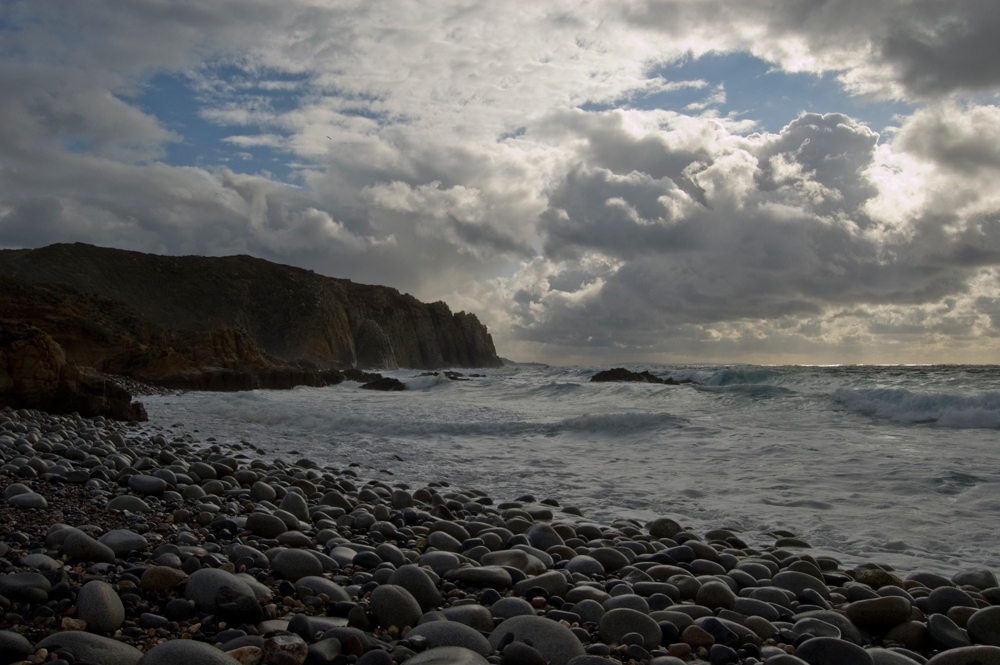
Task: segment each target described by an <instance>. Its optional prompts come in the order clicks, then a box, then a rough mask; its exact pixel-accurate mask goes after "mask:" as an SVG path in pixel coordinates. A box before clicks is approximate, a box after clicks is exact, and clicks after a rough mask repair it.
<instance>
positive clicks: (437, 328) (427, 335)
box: [0, 243, 502, 419]
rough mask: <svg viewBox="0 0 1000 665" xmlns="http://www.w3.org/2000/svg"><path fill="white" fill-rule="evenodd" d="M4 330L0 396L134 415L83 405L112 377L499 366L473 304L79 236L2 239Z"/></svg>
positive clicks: (176, 380)
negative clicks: (13, 243) (468, 307)
mask: <svg viewBox="0 0 1000 665" xmlns="http://www.w3.org/2000/svg"><path fill="white" fill-rule="evenodd" d="M25 326H28V327H27V328H26V327H25ZM0 330H2V331H3V332H2V335H0V339H3V340H7V341H6V342H5V344H7V346H5V347H4V348H5V349H8V352H6V353H5V354H4V356H3V358H4V362H5V364H6V366H5V367H0V374H3V373H4V372H5V376H6V377H7V379H6V380H5V381H4V380H0V406H2V405H4V404H5V403H6V404H7V405H10V406H14V407H34V408H41V409H45V410H48V411H60V412H70V411H79V412H80V413H89V414H92V415H94V414H98V413H100V414H103V415H108V416H110V417H114V418H126V419H134V418H133V416H136V413H131V412H129V410H128V409H127V408H124V407H122V406H121V405H120V404H119V405H112V404H110V403H109V404H107V405H106V406H105V407H104V408H103V410H102V409H101V408H96V410H95V408H88V407H87V405H91V406H93V403H94V401H95V400H94V398H93V394H94V393H95V392H96V393H98V394H103V393H104V392H105V388H104V386H105V385H108V381H107V379H106V377H107V376H111V377H113V378H114V383H115V385H117V386H118V387H119V388H121V387H122V386H124V387H126V388H127V387H128V383H127V382H126V383H123V382H122V381H121V379H127V380H134V381H138V382H142V383H145V384H151V385H155V386H161V387H165V388H171V389H187V390H247V389H253V388H290V387H293V386H296V385H313V386H322V385H328V384H331V383H338V382H339V381H341V380H343V376H342V374H341V373H340V370H345V369H350V368H354V369H375V370H379V369H398V368H413V369H424V370H432V369H439V368H449V367H500V366H501V365H502V361H501V360H500V358H499V357H498V356H497V354H496V349H495V348H494V346H493V339H492V338H491V337H490V334H489V332H488V331H487V330H486V326H484V325H483V324H481V323H480V322H479V320H478V319H477V318H476V316H475V314H471V313H466V312H458V313H453V312H452V311H451V310H450V309H449V308H448V306H447V305H446V304H445V303H443V302H435V303H429V304H428V303H422V302H420V301H418V300H417V299H416V298H414V297H412V296H410V295H407V294H402V293H400V292H399V291H397V290H396V289H392V288H388V287H384V286H372V285H365V284H357V283H354V282H351V281H349V280H346V279H335V278H332V277H325V276H322V275H318V274H316V273H314V272H311V271H308V270H303V269H300V268H294V267H291V266H285V265H280V264H276V263H271V262H269V261H264V260H262V259H256V258H253V257H249V256H228V257H201V256H159V255H155V254H143V253H139V252H129V251H124V250H118V249H108V248H103V247H95V246H93V245H86V244H81V243H76V244H60V245H50V246H48V247H43V248H40V249H30V250H0ZM11 345H14V347H16V348H19V349H21V351H19V352H16V353H15V352H13V351H11V350H10V349H12V348H14V347H11ZM102 376H103V377H105V378H101V377H102ZM8 384H9V385H8ZM107 390H112V391H114V389H113V388H108V389H107ZM5 394H6V395H7V398H6V400H5V399H4V397H3V395H5ZM18 394H19V395H21V396H22V397H21V398H17V397H16V395H18ZM116 398H117V399H119V401H120V398H121V396H120V395H117V394H116ZM126 405H127V402H126Z"/></svg>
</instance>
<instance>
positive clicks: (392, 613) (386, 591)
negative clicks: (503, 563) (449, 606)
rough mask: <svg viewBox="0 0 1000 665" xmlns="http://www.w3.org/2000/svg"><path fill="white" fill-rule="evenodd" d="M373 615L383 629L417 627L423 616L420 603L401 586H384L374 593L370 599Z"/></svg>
mask: <svg viewBox="0 0 1000 665" xmlns="http://www.w3.org/2000/svg"><path fill="white" fill-rule="evenodd" d="M369 604H370V606H371V611H372V614H374V615H375V619H376V620H377V621H378V623H379V625H380V626H382V627H383V628H388V627H389V626H396V627H397V628H400V629H402V628H404V627H406V626H411V627H412V626H416V625H417V622H418V621H420V617H421V616H422V615H423V611H422V610H421V609H420V603H418V602H417V599H416V598H414V597H413V595H412V594H410V592H409V591H407V590H406V589H404V588H403V587H401V586H396V585H394V584H383V585H382V586H380V587H377V588H376V589H375V590H374V591H372V595H371V598H370V599H369Z"/></svg>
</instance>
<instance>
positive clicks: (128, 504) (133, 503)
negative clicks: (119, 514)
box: [106, 494, 152, 513]
mask: <svg viewBox="0 0 1000 665" xmlns="http://www.w3.org/2000/svg"><path fill="white" fill-rule="evenodd" d="M106 507H107V509H108V510H127V511H129V512H130V513H146V512H149V511H150V510H152V509H151V508H150V507H149V504H148V503H146V502H145V501H143V500H142V499H140V498H139V497H137V496H132V495H131V494H123V495H121V496H116V497H115V498H113V499H111V500H110V501H108V505H107V506H106Z"/></svg>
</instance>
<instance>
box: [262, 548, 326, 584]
mask: <svg viewBox="0 0 1000 665" xmlns="http://www.w3.org/2000/svg"><path fill="white" fill-rule="evenodd" d="M271 567H272V569H273V570H274V572H276V573H278V575H280V576H281V577H283V578H284V579H286V580H289V581H291V582H295V581H296V580H298V579H299V578H302V577H320V576H321V575H322V574H323V564H321V563H320V562H319V559H317V558H316V557H315V556H313V555H312V553H310V552H308V551H306V550H282V551H281V552H279V553H278V556H276V557H274V561H272V562H271Z"/></svg>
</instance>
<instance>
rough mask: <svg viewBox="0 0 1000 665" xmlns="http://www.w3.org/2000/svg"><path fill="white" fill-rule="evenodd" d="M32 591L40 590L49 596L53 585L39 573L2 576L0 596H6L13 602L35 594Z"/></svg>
mask: <svg viewBox="0 0 1000 665" xmlns="http://www.w3.org/2000/svg"><path fill="white" fill-rule="evenodd" d="M32 589H38V590H40V591H42V592H43V593H45V594H46V595H48V593H49V591H50V590H51V589H52V584H51V583H50V582H49V580H48V578H46V577H45V576H44V575H41V574H39V573H10V574H7V575H0V596H6V597H7V598H9V599H11V600H20V599H21V597H22V596H24V595H30V594H31V593H33V592H32V591H31V590H32Z"/></svg>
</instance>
